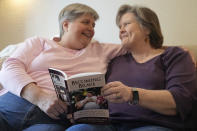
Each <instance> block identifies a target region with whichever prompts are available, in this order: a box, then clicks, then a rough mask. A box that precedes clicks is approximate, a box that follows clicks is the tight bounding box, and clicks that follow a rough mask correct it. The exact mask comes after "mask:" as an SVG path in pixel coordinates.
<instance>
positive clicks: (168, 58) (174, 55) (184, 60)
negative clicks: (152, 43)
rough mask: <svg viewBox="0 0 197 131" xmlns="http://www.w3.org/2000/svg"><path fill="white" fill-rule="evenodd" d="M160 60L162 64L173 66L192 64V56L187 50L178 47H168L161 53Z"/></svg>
mask: <svg viewBox="0 0 197 131" xmlns="http://www.w3.org/2000/svg"><path fill="white" fill-rule="evenodd" d="M161 60H162V62H163V64H164V66H167V67H169V66H174V65H180V66H181V65H182V66H184V65H193V62H192V58H191V56H190V54H189V53H188V51H185V50H184V49H182V48H180V47H176V46H173V47H168V48H167V49H166V50H165V51H164V53H163V54H162V55H161Z"/></svg>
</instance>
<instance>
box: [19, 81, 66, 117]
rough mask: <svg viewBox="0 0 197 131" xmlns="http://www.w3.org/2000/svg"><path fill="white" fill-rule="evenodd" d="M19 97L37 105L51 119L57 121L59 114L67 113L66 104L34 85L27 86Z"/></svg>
mask: <svg viewBox="0 0 197 131" xmlns="http://www.w3.org/2000/svg"><path fill="white" fill-rule="evenodd" d="M21 97H23V98H25V99H26V100H28V101H29V102H31V103H32V104H34V105H37V106H38V107H39V108H40V109H41V110H42V111H44V112H45V113H46V114H47V115H48V116H50V117H51V118H53V119H59V117H58V116H59V114H62V113H67V104H66V103H65V102H63V101H61V100H60V99H58V98H57V96H56V94H55V92H54V93H47V92H45V91H43V90H42V89H41V88H40V87H39V86H37V85H36V83H29V84H27V85H26V86H25V87H24V88H23V90H22V91H21Z"/></svg>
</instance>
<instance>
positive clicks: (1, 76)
mask: <svg viewBox="0 0 197 131" xmlns="http://www.w3.org/2000/svg"><path fill="white" fill-rule="evenodd" d="M42 43H43V42H42V41H41V39H39V38H38V37H33V38H30V39H27V40H26V41H25V42H24V43H22V44H21V45H20V46H19V47H18V48H17V49H16V51H15V52H14V53H13V54H12V55H11V56H10V57H9V58H8V59H7V60H6V61H5V62H4V63H3V65H2V69H1V71H0V82H1V84H2V86H3V87H4V88H5V89H7V90H8V91H10V92H12V93H13V94H16V95H18V96H20V93H21V90H22V89H23V87H24V86H25V85H27V84H29V83H31V82H35V81H34V80H33V79H32V78H31V77H30V75H28V67H29V66H30V65H31V62H32V61H33V59H34V58H35V57H36V56H38V55H39V54H40V52H41V51H42V49H43V44H42Z"/></svg>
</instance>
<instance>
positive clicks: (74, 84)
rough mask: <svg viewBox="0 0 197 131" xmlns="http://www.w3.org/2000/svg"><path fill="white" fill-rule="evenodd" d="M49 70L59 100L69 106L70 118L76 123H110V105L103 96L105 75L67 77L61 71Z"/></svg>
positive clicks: (87, 74) (91, 73) (92, 74)
mask: <svg viewBox="0 0 197 131" xmlns="http://www.w3.org/2000/svg"><path fill="white" fill-rule="evenodd" d="M48 70H49V73H50V76H51V79H52V82H53V85H54V88H55V91H56V94H57V96H58V98H59V99H61V100H62V101H64V102H67V104H68V115H67V117H68V118H73V119H74V122H75V123H94V124H107V123H108V122H109V110H108V103H107V100H105V99H104V97H103V96H101V88H102V87H103V86H104V85H105V74H102V73H99V72H89V73H80V74H76V75H73V76H71V77H67V75H66V74H65V73H64V72H63V71H61V70H58V69H54V68H49V69H48Z"/></svg>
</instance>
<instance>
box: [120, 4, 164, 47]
mask: <svg viewBox="0 0 197 131" xmlns="http://www.w3.org/2000/svg"><path fill="white" fill-rule="evenodd" d="M126 13H133V14H134V15H135V17H136V20H137V21H138V22H139V24H140V25H141V26H142V27H145V28H147V29H148V30H150V34H149V39H150V44H151V46H152V47H153V48H161V47H162V44H163V35H162V32H161V27H160V23H159V19H158V17H157V15H156V13H155V12H154V11H153V10H151V9H149V8H147V7H143V6H137V5H135V6H130V5H122V6H121V7H120V8H119V10H118V13H117V15H116V24H117V25H118V26H119V24H120V19H121V17H122V16H123V15H124V14H126Z"/></svg>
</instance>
